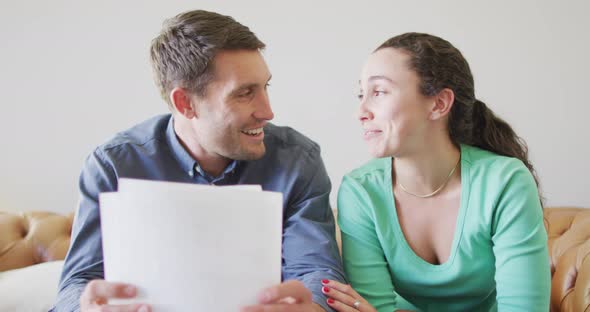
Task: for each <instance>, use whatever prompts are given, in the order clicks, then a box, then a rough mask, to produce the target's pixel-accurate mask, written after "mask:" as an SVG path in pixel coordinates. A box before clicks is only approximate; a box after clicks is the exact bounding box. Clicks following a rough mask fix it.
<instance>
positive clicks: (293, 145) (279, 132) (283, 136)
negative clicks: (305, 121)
mask: <svg viewBox="0 0 590 312" xmlns="http://www.w3.org/2000/svg"><path fill="white" fill-rule="evenodd" d="M264 130H265V135H266V138H265V141H266V142H265V143H266V144H267V146H268V147H270V148H272V149H280V150H285V149H286V150H293V151H295V150H297V151H299V152H306V153H308V154H312V153H319V151H320V146H319V144H317V143H316V142H314V141H313V140H312V139H310V138H308V137H307V136H305V135H304V134H302V133H301V132H299V131H297V130H295V129H293V128H291V127H288V126H277V125H274V124H271V123H268V124H267V125H266V126H265V127H264Z"/></svg>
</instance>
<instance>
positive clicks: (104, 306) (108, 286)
mask: <svg viewBox="0 0 590 312" xmlns="http://www.w3.org/2000/svg"><path fill="white" fill-rule="evenodd" d="M136 295H137V289H136V288H135V286H133V285H129V284H123V283H109V282H107V281H105V280H93V281H90V283H88V285H86V288H84V292H82V296H80V310H81V311H84V312H95V311H96V312H98V311H100V312H149V311H151V308H150V306H149V305H145V304H137V303H136V304H125V305H109V304H108V300H109V299H114V298H119V299H125V298H133V297H135V296H136Z"/></svg>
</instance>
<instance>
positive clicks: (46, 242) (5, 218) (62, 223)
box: [0, 212, 74, 272]
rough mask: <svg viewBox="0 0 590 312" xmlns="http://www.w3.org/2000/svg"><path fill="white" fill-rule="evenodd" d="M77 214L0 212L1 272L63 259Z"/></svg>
mask: <svg viewBox="0 0 590 312" xmlns="http://www.w3.org/2000/svg"><path fill="white" fill-rule="evenodd" d="M73 215H74V214H73V213H71V214H69V215H68V216H63V215H59V214H55V213H51V212H24V213H21V214H11V213H6V212H0V272H1V271H6V270H11V269H18V268H22V267H26V266H30V265H33V264H37V263H41V262H47V261H54V260H61V259H63V258H64V257H65V255H66V253H67V251H68V246H69V244H70V232H71V231H72V219H73Z"/></svg>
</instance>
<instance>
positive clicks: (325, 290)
mask: <svg viewBox="0 0 590 312" xmlns="http://www.w3.org/2000/svg"><path fill="white" fill-rule="evenodd" d="M322 290H323V291H324V292H330V288H328V287H322Z"/></svg>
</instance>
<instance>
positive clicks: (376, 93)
mask: <svg viewBox="0 0 590 312" xmlns="http://www.w3.org/2000/svg"><path fill="white" fill-rule="evenodd" d="M383 94H385V91H381V90H375V91H373V96H382V95H383Z"/></svg>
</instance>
